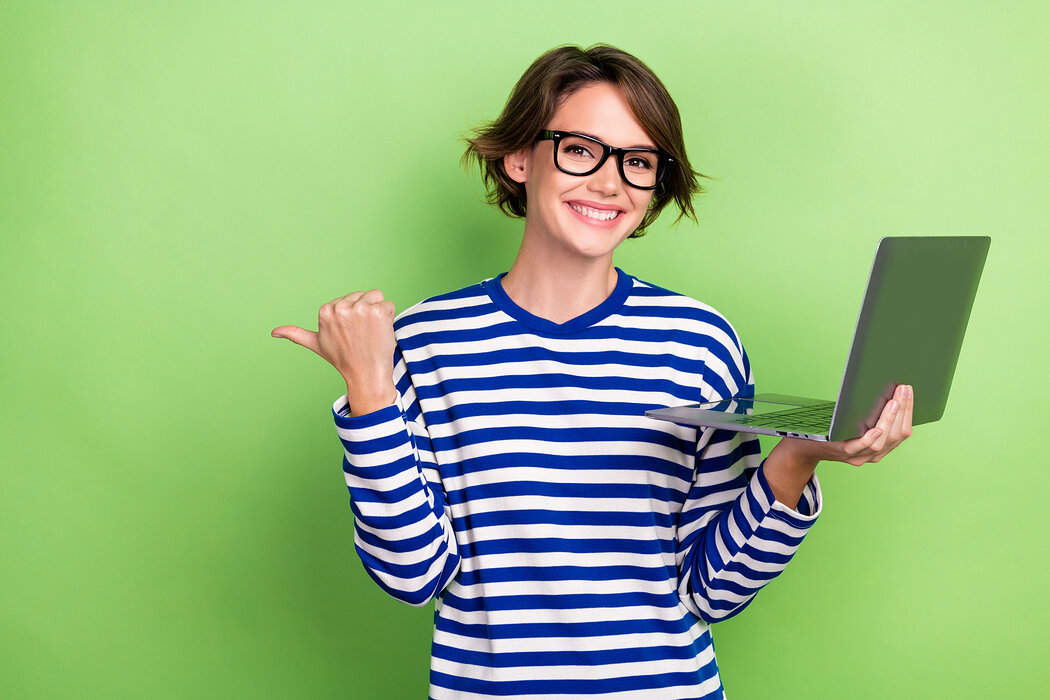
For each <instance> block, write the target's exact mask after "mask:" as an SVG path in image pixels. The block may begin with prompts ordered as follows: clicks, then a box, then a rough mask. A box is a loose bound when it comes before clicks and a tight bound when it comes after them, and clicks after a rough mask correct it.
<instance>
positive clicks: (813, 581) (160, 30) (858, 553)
mask: <svg viewBox="0 0 1050 700" xmlns="http://www.w3.org/2000/svg"><path fill="white" fill-rule="evenodd" d="M599 41H603V42H609V43H613V44H615V45H618V46H620V47H622V48H625V49H627V50H629V51H632V52H634V53H636V54H638V55H639V56H640V57H642V58H643V59H644V60H645V61H647V62H648V63H649V64H650V65H651V66H652V68H653V69H654V70H655V71H656V72H657V73H658V74H659V75H660V76H661V77H662V78H663V80H664V82H665V83H666V84H667V86H668V88H669V89H670V91H671V93H672V95H673V96H674V97H675V98H676V100H677V102H678V105H679V107H680V109H681V111H682V114H683V119H684V126H685V134H686V142H687V146H688V149H689V153H690V157H691V159H692V160H693V162H694V163H695V164H696V165H697V167H698V168H699V169H700V170H701V171H702V172H704V173H705V174H707V175H710V176H711V177H712V179H711V180H709V181H707V187H708V192H707V194H706V195H704V196H703V197H702V198H700V199H699V200H698V211H699V217H700V221H699V225H694V224H692V223H690V222H686V223H684V224H682V225H680V226H678V227H677V228H673V227H671V225H670V224H671V220H670V219H671V217H665V219H664V220H662V221H659V222H658V223H657V224H656V225H655V226H654V227H653V229H652V231H651V233H650V234H649V235H648V237H646V238H643V239H641V240H638V241H629V242H627V243H626V244H624V246H623V248H622V249H621V250H620V251H619V252H618V254H617V264H618V265H620V266H621V267H623V268H625V269H626V270H627V271H628V272H630V273H632V274H635V275H637V276H639V277H641V278H642V279H646V280H649V281H652V282H655V283H658V284H660V285H662V286H666V287H670V288H672V289H676V290H678V291H681V292H684V293H687V294H690V295H692V296H695V297H698V298H700V299H702V300H704V301H706V302H708V303H710V304H712V305H714V306H715V307H717V308H719V309H720V310H721V311H722V312H723V313H725V314H726V315H727V316H728V317H729V318H730V319H731V320H732V321H733V323H734V325H735V326H736V327H737V330H738V331H739V332H740V334H741V336H742V337H743V339H744V342H745V344H746V346H747V348H748V351H749V354H750V356H751V359H752V362H753V364H754V366H755V368H756V377H757V380H758V385H759V387H760V388H761V387H762V386H764V385H766V384H767V383H772V382H774V381H775V383H776V388H777V389H778V390H782V391H798V392H818V393H819V392H822V393H823V394H824V395H826V396H829V397H830V396H832V395H833V393H834V391H835V389H836V387H837V385H838V381H839V379H840V377H841V372H842V367H843V363H844V360H845V351H846V348H847V347H848V344H849V340H850V334H851V332H852V325H853V322H854V320H855V318H856V313H857V309H858V306H859V302H860V295H861V293H862V289H863V284H864V279H865V275H866V273H867V271H868V267H869V265H870V262H871V256H872V254H873V252H874V249H875V244H876V241H877V240H878V239H879V237H880V236H883V235H956V234H973V235H985V234H988V235H991V236H992V247H991V253H990V256H989V259H988V263H987V266H986V268H985V275H984V280H983V282H982V285H981V288H980V291H979V293H978V296H977V301H976V305H975V307H974V310H973V315H972V318H971V323H970V329H969V332H968V335H967V338H966V342H965V345H964V347H963V352H962V356H961V359H960V361H959V365H958V369H957V372H956V378H955V385H954V387H953V390H952V396H951V399H950V402H949V406H948V410H947V412H946V414H945V416H944V419H943V420H942V421H941V422H939V423H937V424H932V425H927V426H924V427H921V428H919V429H918V430H917V431H916V434H915V436H914V438H913V439H912V440H910V441H909V442H908V443H906V444H905V445H904V446H902V447H901V448H900V449H899V450H898V452H897V453H895V454H894V455H892V457H891V458H889V459H887V460H885V461H884V462H882V463H880V464H877V465H870V466H867V467H864V468H861V469H855V468H852V467H847V466H845V465H838V464H826V465H823V466H822V467H821V468H820V470H819V475H820V478H821V481H822V486H823V491H824V496H825V511H824V513H823V515H822V517H821V519H820V521H819V522H818V524H817V525H816V527H815V528H814V529H813V530H812V532H811V533H810V534H809V536H808V537H807V540H806V542H805V543H804V544H803V546H802V548H801V551H800V552H799V554H798V555H797V557H796V558H795V560H794V561H793V563H792V564H791V566H790V567H789V568H788V569H787V571H786V572H785V573H784V574H783V575H782V576H781V577H780V578H779V579H778V580H777V581H775V582H774V583H773V584H772V585H771V586H770V587H769V588H768V589H766V590H765V591H763V592H762V593H761V594H760V595H759V597H758V598H757V600H756V601H755V603H754V604H753V605H752V606H751V607H750V608H749V609H748V610H747V611H746V612H745V613H744V614H742V615H741V616H739V617H738V618H735V619H733V620H731V621H728V622H725V623H722V624H719V625H717V626H716V627H715V632H714V634H715V643H716V646H717V650H718V655H719V660H720V663H721V667H722V673H723V679H724V682H725V684H726V686H727V689H728V692H729V695H730V697H732V698H738V699H739V698H769V697H784V698H842V697H850V698H884V697H907V698H931V697H938V698H940V697H952V698H978V697H979V698H985V697H1010V698H1027V697H1045V693H1046V692H1047V691H1046V687H1047V686H1048V684H1050V671H1048V664H1047V658H1048V654H1050V642H1048V635H1047V633H1046V630H1047V627H1048V625H1050V614H1048V610H1047V603H1048V600H1047V598H1048V595H1047V594H1048V591H1050V571H1048V562H1050V547H1048V545H1047V541H1048V540H1047V534H1046V525H1045V522H1046V521H1045V518H1043V517H1042V511H1043V510H1044V508H1045V504H1046V502H1047V497H1048V495H1050V477H1048V469H1047V459H1046V457H1045V456H1044V452H1045V448H1044V445H1045V444H1046V440H1045V432H1046V427H1045V419H1046V418H1047V417H1048V414H1050V411H1048V408H1050V402H1048V398H1047V388H1048V387H1047V378H1048V376H1047V375H1048V372H1047V367H1046V355H1047V351H1046V346H1047V341H1048V339H1050V338H1048V333H1047V330H1046V311H1045V309H1046V306H1047V302H1048V301H1050V293H1048V292H1050V285H1048V282H1047V276H1048V263H1050V260H1048V258H1050V256H1048V251H1050V246H1048V245H1047V236H1048V235H1050V225H1048V224H1050V207H1048V201H1050V198H1048V196H1047V190H1048V188H1050V166H1048V156H1050V136H1048V134H1050V129H1048V128H1047V125H1048V124H1050V90H1048V87H1050V59H1048V56H1050V51H1048V49H1047V46H1048V43H1050V5H1048V4H1047V3H1045V2H1003V3H990V2H986V3H977V2H920V3H916V2H889V3H886V2H878V3H876V2H843V3H832V2H807V3H802V2H782V3H774V2H762V3H759V2H744V3H706V2H677V3H659V2H654V3H642V2H632V3H626V2H622V1H619V0H615V1H613V0H609V1H606V2H601V3H598V2H568V1H565V2H540V3H503V2H493V1H492V0H489V1H488V2H477V3H473V2H471V3H462V2H456V3H422V2H418V3H410V4H404V3H398V2H387V3H368V4H354V3H346V2H331V3H323V2H306V3H302V2H300V3H294V4H293V3H273V2H220V3H211V2H183V3H140V2H131V1H129V2H86V1H84V2H57V1H56V2H40V3H9V2H5V3H0V232H2V239H0V292H2V301H0V308H2V309H3V314H2V318H0V322H2V328H0V388H2V394H3V408H2V411H3V415H2V423H0V461H2V469H3V471H2V475H3V479H2V482H0V695H3V696H4V697H12V698H16V697H17V698H22V697H26V698H38V697H39V698H52V697H107V698H139V697H158V698H186V697H216V698H246V697H282V698H284V697H287V698H291V697H318V698H322V697H346V698H417V697H424V696H425V693H426V687H427V659H428V651H429V649H428V647H429V632H430V625H431V611H430V610H429V609H423V610H416V609H412V608H409V607H407V606H403V605H401V604H399V603H396V602H394V601H393V600H390V599H387V598H386V597H385V596H384V594H382V593H381V592H380V590H379V589H378V587H377V586H375V585H374V584H373V583H372V581H371V580H370V579H369V578H368V577H367V576H366V574H365V573H364V572H363V569H362V568H361V565H360V563H359V561H358V560H357V558H356V555H355V553H354V549H353V539H352V517H351V512H350V508H349V507H348V505H347V495H346V491H345V487H344V485H343V481H342V474H341V470H340V456H341V449H340V446H339V443H338V441H337V439H336V436H335V433H334V430H333V426H332V422H331V417H330V405H331V402H332V401H333V400H334V399H335V398H336V397H337V395H338V394H340V393H341V391H342V389H341V388H340V382H339V378H338V376H337V375H336V374H335V372H334V371H333V370H332V369H331V368H330V367H328V366H327V365H325V364H324V363H323V362H322V361H321V360H320V359H318V358H317V357H315V356H313V355H312V354H311V353H309V352H308V351H306V350H303V349H301V348H297V347H295V346H293V345H291V344H290V343H288V342H287V341H277V340H273V339H271V338H270V337H269V331H270V329H271V328H272V327H274V326H276V325H281V324H285V323H295V324H301V325H305V326H307V327H314V324H315V323H316V310H317V307H318V306H319V305H320V304H322V303H324V302H326V301H328V300H330V299H332V298H334V297H336V296H340V295H342V294H345V293H347V292H350V291H352V290H355V289H366V288H372V287H381V288H382V289H383V290H384V291H385V292H386V293H387V295H388V297H389V298H391V299H393V300H394V301H395V303H396V304H397V306H398V308H399V309H404V308H406V307H407V306H408V305H410V304H412V303H414V302H415V301H417V300H419V299H421V298H423V297H425V296H429V295H432V294H436V293H440V292H443V291H447V290H450V289H453V288H458V287H460V286H463V285H466V284H470V283H473V282H476V281H478V280H481V279H483V278H486V277H489V276H492V275H494V274H497V273H499V272H501V271H504V270H506V269H507V268H508V266H509V265H510V262H511V260H512V257H513V254H514V251H515V250H516V245H517V242H518V237H519V234H520V228H521V225H520V222H517V221H513V220H510V219H506V218H504V217H502V216H500V215H499V214H498V212H496V211H495V210H494V209H492V208H491V207H489V206H487V205H485V204H483V203H482V202H481V197H482V188H481V186H480V184H479V178H478V177H477V174H476V173H475V172H469V171H465V170H464V169H462V168H461V167H460V165H459V163H458V159H459V156H460V154H461V152H462V148H463V144H462V141H461V138H462V136H463V135H464V134H465V133H466V132H467V131H468V130H469V128H470V127H471V126H473V125H476V124H479V123H481V122H483V121H485V120H487V119H491V118H493V117H495V115H496V114H497V113H498V111H499V109H500V108H501V107H502V104H503V102H504V100H505V99H506V96H507V94H508V92H509V90H510V88H511V86H512V85H513V83H514V81H515V80H516V79H517V78H518V76H519V75H520V74H521V72H522V71H523V70H524V69H525V67H526V66H527V65H528V64H529V62H530V61H532V59H534V58H535V57H536V56H537V55H539V54H540V53H542V52H543V51H545V50H546V49H549V48H551V47H553V46H555V45H558V44H563V43H578V44H583V45H588V44H591V43H594V42H599ZM900 342H901V343H902V344H907V343H908V342H909V339H908V338H900ZM1040 358H1043V359H1040ZM917 400H919V401H921V400H922V397H921V396H919V397H917ZM771 444H772V443H766V444H765V447H766V449H768V448H769V447H770V445H771Z"/></svg>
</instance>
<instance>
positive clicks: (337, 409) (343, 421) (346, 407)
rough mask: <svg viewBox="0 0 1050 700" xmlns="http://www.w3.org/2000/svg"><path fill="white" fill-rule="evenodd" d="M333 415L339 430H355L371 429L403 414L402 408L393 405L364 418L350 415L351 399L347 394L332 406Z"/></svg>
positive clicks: (367, 414) (368, 414)
mask: <svg viewBox="0 0 1050 700" xmlns="http://www.w3.org/2000/svg"><path fill="white" fill-rule="evenodd" d="M332 415H333V417H334V418H335V424H336V426H337V427H339V428H345V429H354V428H370V427H372V426H374V425H379V424H380V423H385V422H387V421H388V420H392V419H394V418H397V417H399V416H400V415H402V414H401V408H400V406H398V405H397V404H396V403H392V404H390V405H389V406H384V407H383V408H380V409H378V410H376V411H372V412H371V413H366V414H365V415H363V416H352V415H350V399H349V398H348V397H347V395H346V394H343V395H342V396H340V397H339V398H338V399H336V400H335V403H333V404H332Z"/></svg>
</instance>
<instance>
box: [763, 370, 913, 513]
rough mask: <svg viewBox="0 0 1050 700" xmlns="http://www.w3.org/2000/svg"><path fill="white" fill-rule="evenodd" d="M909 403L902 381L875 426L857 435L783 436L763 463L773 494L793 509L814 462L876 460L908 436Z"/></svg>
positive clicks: (908, 388) (909, 395) (909, 391)
mask: <svg viewBox="0 0 1050 700" xmlns="http://www.w3.org/2000/svg"><path fill="white" fill-rule="evenodd" d="M913 404H914V396H913V392H912V387H911V386H909V385H906V384H902V385H900V386H898V387H897V390H896V391H894V392H893V398H892V399H890V400H889V401H888V402H887V403H886V405H885V406H884V407H883V409H882V415H880V416H879V421H878V423H876V424H875V427H874V428H872V429H871V430H869V431H868V432H866V433H864V434H863V435H861V436H860V437H858V438H855V439H853V440H842V441H839V442H817V441H814V440H801V439H799V438H783V439H782V440H781V441H780V442H779V443H777V446H776V447H774V448H773V451H772V452H770V453H769V457H768V458H766V463H765V465H764V466H763V469H764V470H765V476H766V481H768V482H769V486H770V488H772V489H773V495H774V496H776V499H777V500H778V501H780V502H781V503H783V504H784V505H786V506H789V507H791V508H794V507H795V506H796V504H798V500H799V498H801V497H802V489H803V488H805V485H806V483H807V482H808V481H809V479H810V477H812V476H813V471H814V470H815V469H816V467H817V463H818V462H821V461H824V460H828V461H832V462H845V463H847V464H852V465H853V466H855V467H859V466H860V465H862V464H867V463H868V462H878V461H879V460H881V459H882V458H883V457H885V456H886V455H888V454H889V453H890V452H892V451H893V450H894V449H896V448H897V446H898V445H900V444H901V443H902V442H904V441H905V440H907V439H908V438H909V437H911V418H912V407H913Z"/></svg>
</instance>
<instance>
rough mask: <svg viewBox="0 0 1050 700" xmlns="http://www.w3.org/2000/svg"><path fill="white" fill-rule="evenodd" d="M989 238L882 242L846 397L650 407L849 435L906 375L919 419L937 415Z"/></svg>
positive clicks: (670, 415) (694, 420)
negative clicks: (832, 399)
mask: <svg viewBox="0 0 1050 700" xmlns="http://www.w3.org/2000/svg"><path fill="white" fill-rule="evenodd" d="M990 243H991V239H990V238H989V237H988V236H951V237H937V238H926V237H887V238H883V239H882V240H881V241H879V247H878V250H877V251H876V253H875V262H874V263H873V264H872V267H871V274H870V276H869V277H868V288H867V291H866V292H865V294H864V303H863V304H862V305H861V309H860V316H859V317H858V319H857V327H856V329H855V330H854V332H853V343H852V345H851V346H850V351H849V358H848V359H847V360H846V371H845V373H844V374H843V377H842V385H841V387H840V388H839V396H838V400H837V401H827V400H820V399H809V398H802V397H798V396H786V395H783V394H767V393H762V394H756V395H754V396H751V397H746V396H738V397H733V398H729V399H726V400H724V401H717V402H712V403H700V404H693V405H691V406H679V407H673V408H661V409H656V410H651V411H646V413H645V415H647V416H649V417H651V418H659V419H661V420H668V421H672V422H674V423H682V424H685V425H699V426H708V427H713V428H725V429H727V430H734V431H737V432H748V433H762V434H764V435H781V436H787V437H798V438H805V439H808V440H848V439H851V438H855V437H859V436H861V435H863V434H864V433H865V432H867V431H868V430H870V429H871V428H872V427H874V425H875V423H876V422H878V418H879V415H880V414H881V413H882V409H883V407H884V406H885V405H886V402H887V401H889V400H890V399H891V398H892V397H893V392H894V390H895V389H896V388H897V386H898V385H899V384H911V385H912V386H913V387H914V390H915V408H914V411H913V414H912V425H919V424H922V423H931V422H933V421H936V420H938V419H939V418H940V417H941V414H943V413H944V405H945V403H946V402H947V401H948V390H949V389H950V388H951V384H952V376H953V375H954V374H955V364H956V362H957V360H958V359H959V349H960V348H961V347H962V340H963V334H964V333H965V332H966V323H967V321H968V320H969V318H970V309H971V307H972V306H973V300H974V297H975V296H976V294H977V284H978V282H979V281H980V279H981V271H982V270H983V269H984V260H985V258H986V257H987V255H988V246H989V245H990Z"/></svg>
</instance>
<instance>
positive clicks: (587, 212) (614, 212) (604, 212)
mask: <svg viewBox="0 0 1050 700" xmlns="http://www.w3.org/2000/svg"><path fill="white" fill-rule="evenodd" d="M567 204H568V205H569V208H570V209H572V210H573V211H574V212H576V213H577V214H580V215H582V216H586V217H587V218H588V219H594V220H596V221H611V220H613V219H615V218H616V217H618V216H619V215H620V214H622V213H623V212H621V211H620V210H619V209H595V208H594V207H585V206H583V205H582V204H577V203H576V202H568V203H567Z"/></svg>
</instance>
